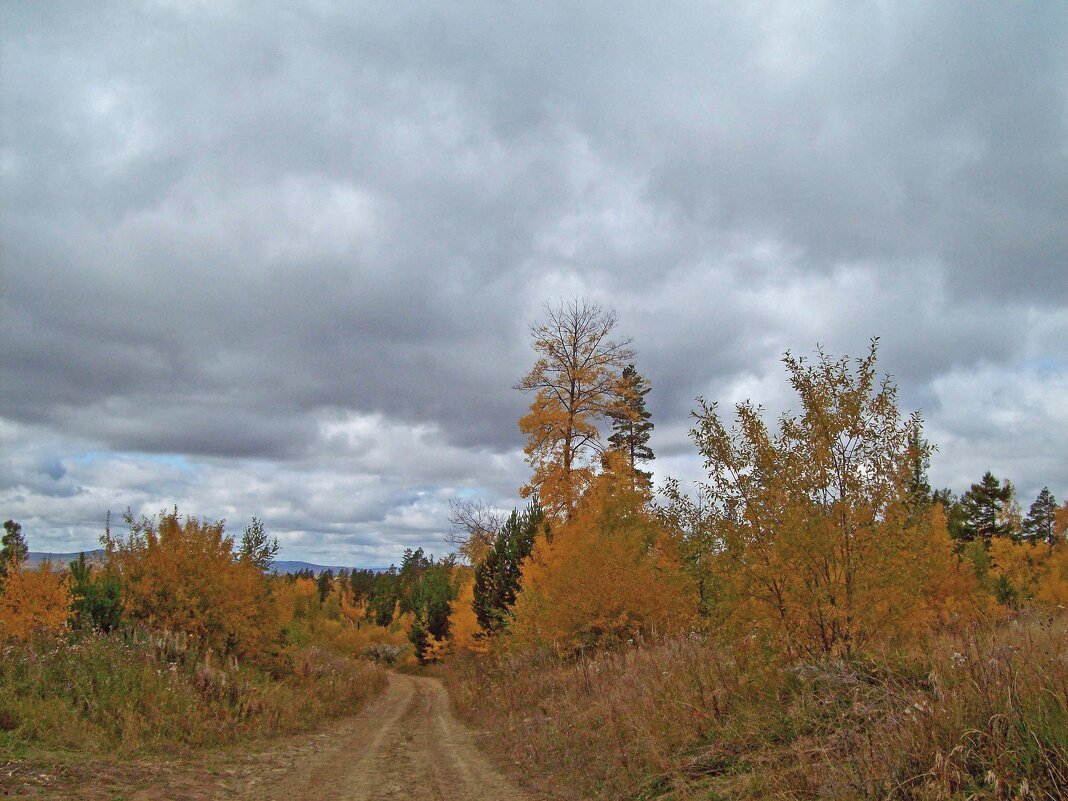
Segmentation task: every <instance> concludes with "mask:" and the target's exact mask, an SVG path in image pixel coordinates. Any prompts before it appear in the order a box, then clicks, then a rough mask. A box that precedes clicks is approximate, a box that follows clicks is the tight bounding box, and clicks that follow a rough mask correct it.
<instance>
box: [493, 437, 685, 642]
mask: <svg viewBox="0 0 1068 801" xmlns="http://www.w3.org/2000/svg"><path fill="white" fill-rule="evenodd" d="M610 467H611V468H615V469H608V470H606V471H605V472H604V473H603V474H601V475H599V476H598V477H597V478H596V479H594V481H593V483H592V485H591V486H590V487H589V489H588V490H587V492H586V493H585V495H584V496H583V497H582V499H581V500H580V501H579V502H578V505H577V507H576V509H575V512H574V514H573V515H572V517H571V519H569V520H567V521H566V522H564V523H562V524H561V525H559V526H557V527H555V528H553V529H552V533H551V535H550V536H548V537H546V536H540V537H539V538H538V540H537V541H536V542H535V545H534V551H533V553H532V554H531V556H530V557H529V559H528V560H527V561H526V562H525V563H524V567H523V578H522V588H521V590H520V593H519V596H518V598H517V599H516V603H515V607H514V609H513V620H512V623H511V626H510V631H511V632H512V634H513V635H514V636H515V638H517V640H519V641H521V642H526V643H528V644H535V643H539V644H543V645H552V646H555V648H556V649H557V650H559V651H565V652H566V651H570V650H573V649H576V648H580V647H582V646H586V645H598V644H606V643H610V642H617V641H621V640H622V641H625V640H627V639H629V638H633V637H636V636H639V635H643V636H650V635H657V634H666V633H670V632H671V631H675V630H679V629H685V628H688V627H689V626H690V625H691V623H692V622H693V621H694V619H695V617H696V614H697V604H696V595H695V593H694V589H693V584H692V582H691V580H690V578H689V576H688V575H687V574H686V572H685V571H684V570H683V567H682V564H681V561H680V559H679V555H678V549H677V547H676V542H675V541H674V540H673V539H672V538H671V537H670V536H669V534H668V532H667V530H666V529H665V528H664V526H662V525H661V524H660V522H659V521H658V520H657V519H656V517H655V516H653V515H652V514H651V513H650V511H649V510H648V508H647V503H646V502H647V494H646V493H645V492H643V491H642V490H641V489H639V490H635V489H633V485H634V482H633V480H632V476H630V475H629V473H628V472H627V470H626V466H625V465H624V463H623V460H622V457H619V458H618V459H616V460H615V461H614V463H613V464H611V465H610Z"/></svg>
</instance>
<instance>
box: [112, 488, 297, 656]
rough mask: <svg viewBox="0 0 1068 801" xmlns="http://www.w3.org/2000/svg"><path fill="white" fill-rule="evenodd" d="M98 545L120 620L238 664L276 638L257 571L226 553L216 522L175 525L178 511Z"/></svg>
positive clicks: (229, 548)
mask: <svg viewBox="0 0 1068 801" xmlns="http://www.w3.org/2000/svg"><path fill="white" fill-rule="evenodd" d="M125 520H126V523H127V525H128V527H129V532H128V533H127V534H126V535H125V536H121V535H120V536H115V535H113V534H112V532H111V530H110V527H109V529H108V531H107V532H105V534H104V536H103V537H102V538H101V541H102V543H103V544H104V547H105V550H106V552H107V558H108V561H109V563H110V564H111V565H112V566H114V568H115V569H117V570H118V571H119V572H120V574H121V575H122V582H123V608H124V612H125V615H126V617H127V618H128V619H130V620H132V621H138V622H140V623H142V624H144V625H145V626H147V627H149V628H150V629H154V630H169V631H176V632H183V633H185V634H189V635H191V636H193V637H195V638H197V639H198V640H199V641H200V642H201V643H202V645H203V646H204V647H206V648H211V649H213V650H215V651H217V652H221V653H226V654H234V655H236V656H240V657H249V656H257V655H260V654H262V653H263V651H264V650H265V648H266V647H267V646H268V644H269V642H270V640H271V638H272V637H273V635H274V634H276V620H277V619H276V616H275V614H274V612H275V610H274V607H273V604H272V602H271V599H270V595H269V589H268V586H267V583H266V582H265V581H264V580H263V574H262V572H261V571H260V569H259V568H258V567H257V566H256V565H255V563H254V562H252V561H251V560H249V559H242V558H241V557H240V555H239V554H237V553H235V551H234V541H233V538H232V537H230V536H227V535H226V533H225V531H224V524H223V523H222V522H209V521H207V520H200V519H197V518H195V517H185V518H180V517H179V516H178V510H177V509H174V510H173V511H171V512H161V513H160V515H159V517H158V518H154V517H146V516H142V517H141V518H139V519H137V518H134V516H133V515H132V514H131V513H130V512H127V514H126V516H125Z"/></svg>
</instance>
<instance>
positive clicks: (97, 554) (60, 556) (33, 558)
mask: <svg viewBox="0 0 1068 801" xmlns="http://www.w3.org/2000/svg"><path fill="white" fill-rule="evenodd" d="M79 553H82V551H75V552H74V553H48V552H46V551H30V553H29V556H27V558H26V565H27V567H37V565H39V564H41V562H51V563H52V566H53V567H66V566H67V565H69V564H70V563H71V562H76V561H78V554H79ZM84 553H85V560H86V561H87V562H89V563H90V564H102V563H103V561H104V549H103V548H97V549H95V550H92V551H85V552H84Z"/></svg>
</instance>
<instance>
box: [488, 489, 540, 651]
mask: <svg viewBox="0 0 1068 801" xmlns="http://www.w3.org/2000/svg"><path fill="white" fill-rule="evenodd" d="M547 533H548V525H547V524H546V521H545V513H544V512H543V511H542V508H541V505H540V504H539V503H538V499H537V497H534V498H533V499H531V501H530V504H529V505H528V506H527V508H526V509H524V510H523V511H522V512H520V511H519V510H518V509H516V510H513V511H512V514H511V516H510V517H509V518H508V519H507V520H506V521H505V523H504V525H502V526H501V528H500V530H499V531H498V532H497V535H496V536H495V537H494V539H493V542H492V543H491V544H490V547H489V549H488V551H487V552H486V556H485V558H484V559H483V560H482V561H481V562H480V563H479V564H478V566H477V567H476V568H475V582H474V591H473V600H472V606H473V608H474V610H475V615H476V616H477V618H478V623H479V626H481V628H482V630H483V631H484V632H487V633H494V632H498V631H500V630H502V629H503V628H504V627H505V625H506V624H507V621H508V615H509V612H510V611H511V608H512V606H513V605H514V604H515V599H516V595H517V594H518V592H519V586H520V580H521V579H522V576H523V563H524V562H525V561H526V559H527V557H529V556H530V552H531V550H532V549H533V548H534V542H535V540H536V539H537V538H538V537H539V536H541V537H545V536H546V535H547Z"/></svg>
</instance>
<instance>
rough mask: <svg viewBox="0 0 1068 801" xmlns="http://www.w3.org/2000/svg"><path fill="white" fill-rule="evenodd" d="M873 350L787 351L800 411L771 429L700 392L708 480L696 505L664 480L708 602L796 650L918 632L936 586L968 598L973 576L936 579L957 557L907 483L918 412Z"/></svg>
mask: <svg viewBox="0 0 1068 801" xmlns="http://www.w3.org/2000/svg"><path fill="white" fill-rule="evenodd" d="M876 352H877V340H873V342H872V344H871V348H870V350H869V353H868V355H867V356H865V357H864V358H861V359H857V360H856V361H855V363H854V362H851V361H850V360H849V359H846V358H842V359H832V358H831V357H829V356H828V355H827V354H825V353H824V352H823V351H822V350H820V351H818V352H817V358H816V360H815V361H814V362H811V363H810V362H809V361H808V360H806V359H804V358H795V357H793V356H791V355H790V354H789V353H787V354H786V355H785V357H784V358H783V362H784V364H785V365H786V369H787V372H788V374H789V379H790V383H791V385H792V386H793V388H794V390H795V391H796V393H797V395H798V397H799V399H800V402H801V410H800V413H798V414H784V415H783V416H782V417H781V418H780V419H779V421H778V427H777V430H776V431H774V432H773V431H771V430H769V428H768V426H767V425H766V424H765V422H764V419H763V413H762V409H761V408H760V407H758V406H755V405H754V404H752V403H751V402H748V401H747V402H744V403H740V404H738V405H737V406H736V420H737V422H736V424H735V425H734V426H733V427H732V428H730V429H728V428H727V427H726V426H725V425H724V424H723V422H722V421H721V419H720V417H719V415H718V413H717V411H716V406H715V405H714V404H713V405H708V404H706V403H705V402H704V401H703V400H702V401H700V403H701V408H700V410H699V411H698V412H695V417H696V419H697V425H696V427H695V428H694V429H693V431H692V432H691V434H692V436H693V438H694V441H695V442H696V444H697V446H698V448H699V450H700V452H701V455H702V456H703V457H704V462H705V468H706V469H707V471H708V480H707V481H706V482H701V483H700V484H699V494H698V500H697V501H694V500H691V499H690V498H689V497H687V496H686V495H685V494H683V493H682V492H681V491H680V490H679V487H678V485H677V484H669V485H668V487H667V488H666V494H667V496H668V498H669V503H668V505H667V507H666V509H665V513H664V517H665V518H666V519H667V520H668V521H669V522H670V523H672V524H673V525H674V526H676V527H677V528H678V529H679V530H680V531H683V532H685V542H686V543H687V546H688V547H687V555H688V556H689V557H690V563H691V565H692V566H693V569H694V572H695V574H696V575H697V579H698V581H699V584H700V586H701V590H702V608H703V609H704V610H705V611H706V612H707V613H708V614H709V615H710V616H712V617H713V618H714V620H715V622H716V623H719V624H721V625H724V626H728V627H731V628H733V629H734V630H735V631H737V632H738V633H744V634H746V635H752V634H755V635H757V636H760V637H762V638H763V639H765V640H767V641H769V642H771V643H773V644H776V645H777V646H779V647H780V648H782V649H783V650H784V651H785V652H787V653H789V654H791V655H793V656H814V655H827V654H841V655H849V654H851V653H854V652H857V651H863V650H864V649H865V648H866V647H867V646H868V645H869V644H872V643H874V642H876V641H885V640H887V639H894V638H902V637H908V636H911V635H913V634H915V633H916V632H917V631H919V630H920V629H922V627H923V625H925V624H927V623H929V622H931V621H933V620H934V618H935V617H937V615H936V614H935V613H936V611H937V610H935V609H934V608H933V606H934V603H935V601H934V596H936V595H943V596H944V595H946V594H950V595H952V596H953V597H954V603H957V604H958V605H960V606H962V607H967V606H968V605H969V604H970V600H969V598H968V597H967V596H968V594H969V593H970V592H971V589H970V588H971V587H972V586H973V584H974V582H973V581H972V580H971V579H970V578H969V577H968V576H967V575H962V576H960V581H957V582H955V583H953V585H952V586H950V585H947V584H945V583H941V584H940V582H939V581H938V578H937V576H938V574H939V573H940V572H944V571H946V570H947V569H949V568H950V567H951V566H952V567H953V569H956V565H955V562H953V560H952V550H951V548H950V547H949V541H948V537H946V536H945V532H944V528H945V523H944V519H941V520H940V519H939V514H940V511H939V512H935V511H934V510H933V509H932V508H931V507H930V506H929V505H928V504H925V503H921V502H918V501H917V498H916V492H915V491H914V487H913V484H914V482H915V466H916V465H917V463H923V462H924V460H925V456H926V453H927V450H928V448H927V446H926V445H925V444H924V443H923V440H922V438H921V437H920V436H919V430H920V424H921V420H920V418H919V416H918V415H915V414H914V415H912V416H910V417H907V418H904V419H903V418H902V417H901V416H900V414H899V412H898V409H897V400H896V388H895V387H894V385H893V384H892V383H891V381H890V380H889V378H886V377H884V378H881V379H880V378H879V376H878V375H877V372H876V368H875V363H876ZM961 569H964V568H961ZM962 595H963V596H964V597H961V596H962ZM944 602H945V601H943V603H944Z"/></svg>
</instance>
